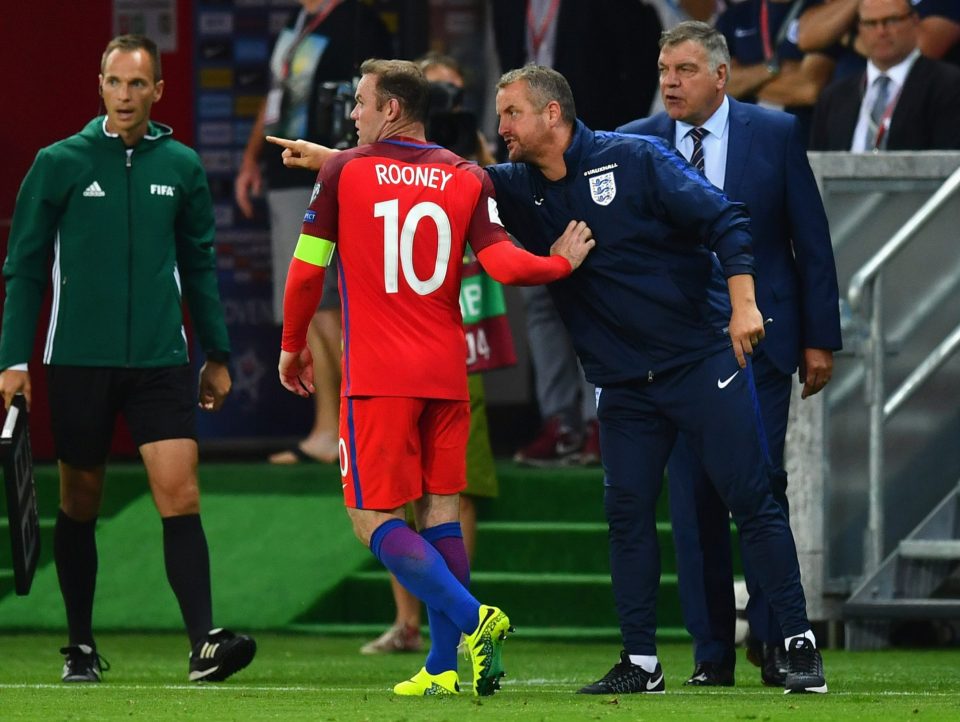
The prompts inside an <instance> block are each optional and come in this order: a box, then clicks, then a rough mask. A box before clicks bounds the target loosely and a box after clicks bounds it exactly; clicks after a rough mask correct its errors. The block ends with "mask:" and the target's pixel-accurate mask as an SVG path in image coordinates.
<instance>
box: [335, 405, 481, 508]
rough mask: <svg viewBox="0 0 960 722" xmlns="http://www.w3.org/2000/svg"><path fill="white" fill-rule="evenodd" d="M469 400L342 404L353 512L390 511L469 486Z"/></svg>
mask: <svg viewBox="0 0 960 722" xmlns="http://www.w3.org/2000/svg"><path fill="white" fill-rule="evenodd" d="M469 435H470V402H469V401H449V400H446V399H419V398H409V397H394V396H372V397H347V398H343V399H341V400H340V476H341V477H342V478H341V483H342V484H343V499H344V503H345V504H346V505H347V506H348V507H352V508H354V509H377V510H384V511H386V510H391V509H396V508H398V507H401V506H403V505H404V504H406V503H407V502H410V501H413V500H414V499H419V498H420V497H421V496H423V495H424V494H457V493H459V492H461V491H463V489H464V487H465V486H466V484H467V482H466V473H467V462H466V459H467V437H468V436H469Z"/></svg>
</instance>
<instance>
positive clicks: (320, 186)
mask: <svg viewBox="0 0 960 722" xmlns="http://www.w3.org/2000/svg"><path fill="white" fill-rule="evenodd" d="M322 190H323V183H321V182H320V181H317V182H316V183H314V184H313V193H311V194H310V203H313V202H314V201H315V200H316V199H317V196H318V195H320V191H322Z"/></svg>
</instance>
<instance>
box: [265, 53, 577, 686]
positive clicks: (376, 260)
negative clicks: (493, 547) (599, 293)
mask: <svg viewBox="0 0 960 722" xmlns="http://www.w3.org/2000/svg"><path fill="white" fill-rule="evenodd" d="M360 71H361V74H362V77H361V79H360V83H359V85H358V86H357V93H356V107H355V108H354V110H353V113H352V115H351V117H352V118H353V120H354V122H355V123H356V127H357V130H358V135H359V142H360V145H359V147H357V148H355V149H352V150H349V151H345V152H343V153H339V154H337V155H336V157H335V158H334V159H332V160H331V161H330V162H328V163H327V164H326V165H325V166H324V168H323V170H322V171H321V173H320V175H319V176H318V179H317V186H316V189H315V193H314V198H313V200H312V201H311V203H310V207H309V209H308V210H307V212H306V214H305V216H304V221H303V228H302V232H301V235H300V239H299V242H298V244H297V248H296V251H295V252H294V257H293V260H292V261H291V264H290V271H289V275H288V278H287V286H286V293H285V296H284V327H283V341H282V351H281V354H280V365H279V372H280V380H281V383H283V385H284V386H285V387H286V388H287V389H289V390H290V391H293V392H294V393H298V394H300V395H303V396H305V395H307V394H308V393H309V392H311V391H312V390H313V380H312V369H313V366H312V363H311V358H310V351H309V349H308V348H307V346H306V330H307V326H308V324H309V321H310V317H311V316H312V314H313V312H314V310H315V309H316V307H317V303H318V301H319V299H320V294H321V292H322V285H323V284H322V281H323V275H324V273H325V270H326V266H327V265H328V263H329V262H330V258H331V255H332V253H333V250H334V248H337V249H338V250H339V254H338V255H339V260H338V261H337V268H336V271H337V273H338V274H339V285H340V295H341V298H342V309H343V343H344V348H343V383H342V390H341V395H342V397H343V402H342V403H341V407H340V441H339V444H340V472H341V476H342V482H343V491H344V500H345V503H346V506H347V511H348V514H349V516H350V519H351V521H352V523H353V527H354V531H355V532H356V534H357V536H358V537H359V538H360V540H361V541H362V542H363V543H365V544H367V545H369V546H370V549H371V551H372V552H373V553H374V555H375V556H377V558H378V559H379V560H380V561H381V562H382V563H383V564H384V566H385V567H387V568H388V569H389V570H390V571H391V572H393V574H394V575H395V576H396V577H397V579H399V580H400V582H401V584H403V585H404V586H405V587H406V588H407V589H409V590H410V591H411V592H412V593H413V594H415V595H416V596H417V597H419V598H420V599H421V600H423V601H424V602H425V604H426V605H427V609H428V617H429V621H430V635H431V639H432V645H431V650H430V653H429V655H428V656H427V659H426V663H425V665H424V667H423V668H422V669H421V670H420V671H419V672H417V673H416V674H415V675H414V676H413V677H412V678H411V679H409V680H406V681H404V682H400V683H399V684H397V685H396V686H395V687H394V691H395V692H396V693H397V694H403V695H426V694H456V693H458V692H459V681H458V676H457V671H456V670H457V657H456V648H457V645H458V643H459V640H460V634H461V632H462V633H463V634H465V635H466V638H467V645H468V647H469V649H470V654H471V657H472V659H473V669H474V674H473V682H474V684H473V692H474V694H477V695H489V694H493V693H494V691H495V690H497V689H499V680H500V677H502V676H503V666H502V662H501V649H502V643H503V640H504V638H505V637H506V634H507V632H508V631H509V630H510V621H509V619H508V618H507V616H506V615H505V614H504V613H503V612H502V611H501V610H500V609H498V608H497V607H494V606H489V605H485V604H481V603H480V602H479V601H478V600H477V599H475V598H474V597H473V596H472V595H471V594H470V592H469V591H468V589H467V588H468V585H469V574H470V571H469V564H468V562H467V556H466V551H465V549H464V546H463V539H462V534H461V531H460V524H459V521H458V509H459V499H458V495H459V492H460V491H461V490H462V489H463V488H464V486H465V458H466V442H467V435H468V431H469V413H470V412H469V405H468V394H467V379H466V373H465V371H464V369H465V367H466V344H465V341H464V336H463V321H462V318H461V315H460V305H459V293H460V275H461V269H462V259H463V253H464V248H465V244H466V242H467V240H469V242H470V245H471V247H472V248H473V250H474V252H475V253H476V255H477V259H478V260H479V261H480V264H481V265H482V266H483V267H484V269H485V270H486V271H487V273H488V274H490V276H492V277H493V278H494V279H496V280H497V281H500V282H501V283H508V284H527V285H532V284H539V283H548V282H551V281H555V280H559V279H561V278H564V277H566V276H568V275H569V274H570V273H572V272H573V270H574V269H575V268H576V267H578V266H579V265H580V263H581V262H582V261H583V259H584V258H585V257H586V255H587V253H588V252H589V251H590V249H591V248H592V247H593V245H594V241H593V239H592V238H591V233H590V229H589V228H588V227H587V226H586V224H584V223H582V222H579V223H577V222H571V223H570V224H568V225H567V227H566V230H565V231H564V233H563V234H562V235H561V236H560V238H558V239H557V240H556V242H555V243H554V244H553V246H552V248H551V255H550V256H549V257H541V256H534V255H532V254H530V253H527V252H526V251H524V250H522V249H520V248H518V247H516V246H514V245H513V243H512V242H511V241H510V238H509V236H508V235H507V233H506V231H505V230H504V229H503V227H502V225H501V224H500V220H499V217H498V213H497V204H496V201H495V199H494V198H493V188H492V184H491V182H490V180H489V178H488V176H487V174H486V173H484V171H483V170H482V169H481V168H480V167H479V166H477V165H475V164H472V163H470V162H468V161H465V160H463V159H462V158H460V157H458V156H456V155H454V154H453V153H451V152H449V151H447V150H445V149H443V148H441V147H440V146H437V145H434V144H431V143H429V142H427V141H426V140H425V138H424V121H425V119H426V113H427V102H428V97H429V88H428V84H427V82H426V80H425V79H424V78H423V75H422V74H421V72H420V70H419V69H418V68H417V66H416V65H414V64H413V63H409V62H406V61H398V60H368V61H366V62H365V63H364V64H363V65H362V66H361V69H360ZM411 501H412V502H414V509H415V513H416V519H417V528H418V529H419V533H418V532H415V531H413V530H412V529H410V528H409V527H408V526H407V525H406V524H405V522H404V509H403V507H404V504H406V503H407V502H411Z"/></svg>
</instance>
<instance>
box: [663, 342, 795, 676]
mask: <svg viewBox="0 0 960 722" xmlns="http://www.w3.org/2000/svg"><path fill="white" fill-rule="evenodd" d="M752 367H753V379H754V384H755V386H756V389H757V396H758V397H759V399H760V412H761V417H762V419H763V428H764V430H765V432H766V437H767V442H768V444H769V450H770V461H771V472H770V483H771V486H772V491H773V498H774V500H776V502H777V503H778V504H779V505H780V508H782V509H783V511H784V514H786V515H787V518H788V519H789V516H790V514H789V506H788V503H787V474H786V471H784V468H783V449H784V442H785V439H786V433H787V419H788V417H789V412H790V391H791V386H792V383H793V376H792V375H790V374H785V373H783V372H782V371H780V370H779V369H778V368H777V367H776V366H774V365H773V363H772V362H771V361H770V359H769V358H768V357H767V356H766V355H765V354H764V353H763V350H762V346H761V348H760V349H758V350H757V352H756V353H755V354H754V358H753V364H752ZM667 479H668V481H669V484H670V517H671V520H672V527H673V538H674V545H675V547H676V555H677V571H678V576H679V580H678V582H679V591H680V604H681V606H682V608H683V621H684V624H685V625H686V627H687V631H688V632H690V636H692V637H693V642H694V660H695V661H696V662H715V663H721V664H727V665H730V666H734V665H735V664H736V652H735V639H734V633H735V629H736V608H735V600H734V593H733V560H732V556H731V553H730V514H729V511H728V510H727V507H726V505H725V504H724V503H723V500H722V499H721V498H720V496H719V494H717V491H716V489H714V487H713V484H711V483H710V479H709V478H708V477H707V473H706V471H705V470H704V468H703V465H702V464H701V463H700V459H699V457H698V456H697V455H696V454H695V453H694V451H693V448H692V446H691V445H690V443H689V442H688V441H687V439H686V437H685V436H684V435H683V434H680V435H679V436H678V437H677V443H676V445H675V446H674V447H673V453H672V454H671V455H670V461H669V462H668V463H667ZM744 576H745V578H746V582H747V590H748V592H749V593H750V601H749V603H748V604H747V619H748V621H749V622H750V631H751V634H753V636H755V637H756V638H757V639H759V640H760V641H762V642H766V643H768V644H782V643H783V634H782V633H781V631H780V625H779V624H778V623H777V619H776V616H775V615H774V614H773V611H772V610H771V608H770V605H769V603H768V602H767V599H766V596H765V595H764V593H763V590H762V589H760V585H759V584H758V582H757V578H756V574H754V573H753V570H752V569H751V568H750V566H749V564H748V563H745V564H744Z"/></svg>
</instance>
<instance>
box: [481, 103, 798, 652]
mask: <svg viewBox="0 0 960 722" xmlns="http://www.w3.org/2000/svg"><path fill="white" fill-rule="evenodd" d="M564 160H565V162H566V167H567V174H566V176H565V177H564V178H563V179H561V180H559V181H556V182H551V181H548V180H547V179H546V178H544V176H543V175H542V174H541V173H540V171H539V170H538V169H537V168H535V167H533V166H531V165H529V164H526V163H517V164H504V165H497V166H492V167H490V168H488V169H487V170H488V171H489V173H490V175H491V178H492V179H493V182H494V186H495V188H496V192H497V203H498V206H499V210H500V216H501V218H502V220H503V222H504V225H505V226H506V228H507V229H508V230H509V231H510V232H511V233H513V234H514V235H515V236H516V237H517V238H518V239H519V240H520V242H521V243H522V244H523V245H524V246H525V247H526V248H527V249H528V250H530V251H532V252H534V253H539V254H541V255H546V254H548V253H549V248H550V245H551V244H552V243H553V241H554V240H555V239H556V238H557V237H558V236H560V235H561V233H562V232H563V230H564V229H565V227H566V225H567V223H568V222H569V221H571V220H583V221H586V223H587V224H588V225H589V226H590V228H591V230H592V231H593V235H594V238H595V239H596V241H597V245H596V247H595V248H594V249H593V251H592V252H591V253H590V255H589V256H588V257H587V259H586V261H585V262H584V264H583V265H582V266H581V267H580V268H579V269H578V270H576V271H575V272H574V273H573V274H572V275H571V276H570V277H569V278H567V279H564V280H563V281H558V282H556V283H553V284H551V285H550V287H549V288H550V291H551V293H552V295H553V298H554V300H555V302H556V304H557V309H558V311H559V313H560V315H561V317H562V318H563V320H564V323H565V324H566V325H567V328H568V329H569V331H570V336H571V339H572V341H573V344H574V347H575V348H576V350H577V354H578V355H579V357H580V361H581V363H582V364H583V368H584V372H585V374H586V377H587V379H588V380H589V381H591V382H592V383H594V384H596V385H597V386H598V387H599V388H598V404H597V415H598V419H599V421H600V430H601V431H600V440H601V454H602V458H603V465H604V472H605V479H604V486H605V493H604V505H605V508H606V512H607V520H608V524H609V527H610V563H611V575H612V578H613V589H614V597H615V601H616V606H617V611H618V614H619V617H620V626H621V632H622V634H623V640H624V648H625V649H626V651H627V652H628V653H631V654H655V653H656V651H655V650H656V647H655V643H654V634H655V630H656V594H657V587H658V585H659V575H660V556H659V550H658V548H657V537H656V520H655V507H656V499H657V496H658V495H659V492H660V486H661V484H662V478H663V469H664V467H665V465H666V461H667V457H668V456H669V453H670V449H671V448H672V446H673V442H674V439H675V437H676V434H677V431H678V429H679V430H683V431H684V432H685V433H686V434H687V435H688V437H689V438H690V439H691V442H692V444H693V446H694V448H695V451H696V453H697V454H698V455H699V456H700V457H701V458H702V460H703V463H704V467H705V468H706V469H708V471H709V472H710V478H711V480H713V482H714V484H715V485H716V487H717V491H718V493H719V494H720V496H721V497H722V498H723V499H724V501H725V502H726V504H727V506H728V507H729V508H730V510H731V512H732V514H733V516H734V519H735V521H736V522H737V524H738V525H739V527H740V533H741V536H742V538H743V539H744V546H745V550H744V553H745V555H746V556H747V557H748V558H749V560H750V562H751V564H753V565H754V566H755V568H756V569H757V571H758V578H760V579H761V584H762V586H763V587H764V589H765V590H767V592H768V595H769V597H770V600H771V605H772V606H773V607H774V609H775V610H776V611H777V614H778V617H779V618H780V620H781V625H782V627H783V631H784V633H785V634H788V635H792V634H799V633H801V632H803V631H806V630H807V629H809V626H810V625H809V622H808V621H807V618H806V611H805V602H804V597H803V589H802V587H801V586H800V572H799V566H798V564H797V556H796V548H795V546H794V543H793V537H792V535H791V533H790V528H789V526H788V525H787V522H786V518H785V517H784V515H783V512H782V510H781V509H780V508H779V507H778V506H777V504H776V502H775V501H774V500H773V497H772V496H771V493H770V484H769V476H768V474H769V454H768V451H767V448H766V439H765V437H764V434H763V426H762V423H761V422H760V420H759V409H758V406H757V401H756V389H755V387H754V384H753V379H752V373H751V369H750V367H749V366H748V367H747V368H746V369H743V370H741V369H739V367H738V366H737V363H736V359H735V357H734V354H733V351H732V349H731V348H730V340H729V337H728V335H727V324H728V322H729V318H730V303H729V296H728V293H727V286H726V281H725V277H726V276H731V275H735V274H742V273H751V274H752V273H753V257H752V255H751V251H750V229H749V218H748V216H747V213H746V210H745V207H744V206H743V205H742V204H738V203H733V202H731V201H730V200H728V199H727V198H726V196H724V195H723V193H722V192H721V191H719V190H717V189H716V188H715V187H714V186H712V185H711V184H710V183H709V182H708V181H706V180H705V179H704V178H703V176H702V175H700V174H699V173H698V172H697V171H696V170H695V169H694V168H693V167H691V166H690V165H689V164H688V163H687V162H686V161H685V160H684V159H683V158H682V157H681V156H680V155H679V154H678V153H676V151H674V150H673V149H672V148H671V147H670V146H669V145H668V144H667V143H665V142H664V141H663V140H662V139H660V138H654V137H651V136H643V137H638V136H628V135H622V134H618V133H606V132H594V131H591V130H590V129H588V128H587V127H586V126H584V125H583V124H582V123H580V122H579V121H578V122H577V124H576V127H575V128H574V133H573V139H572V142H571V144H570V147H569V148H568V149H567V151H566V152H565V153H564Z"/></svg>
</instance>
